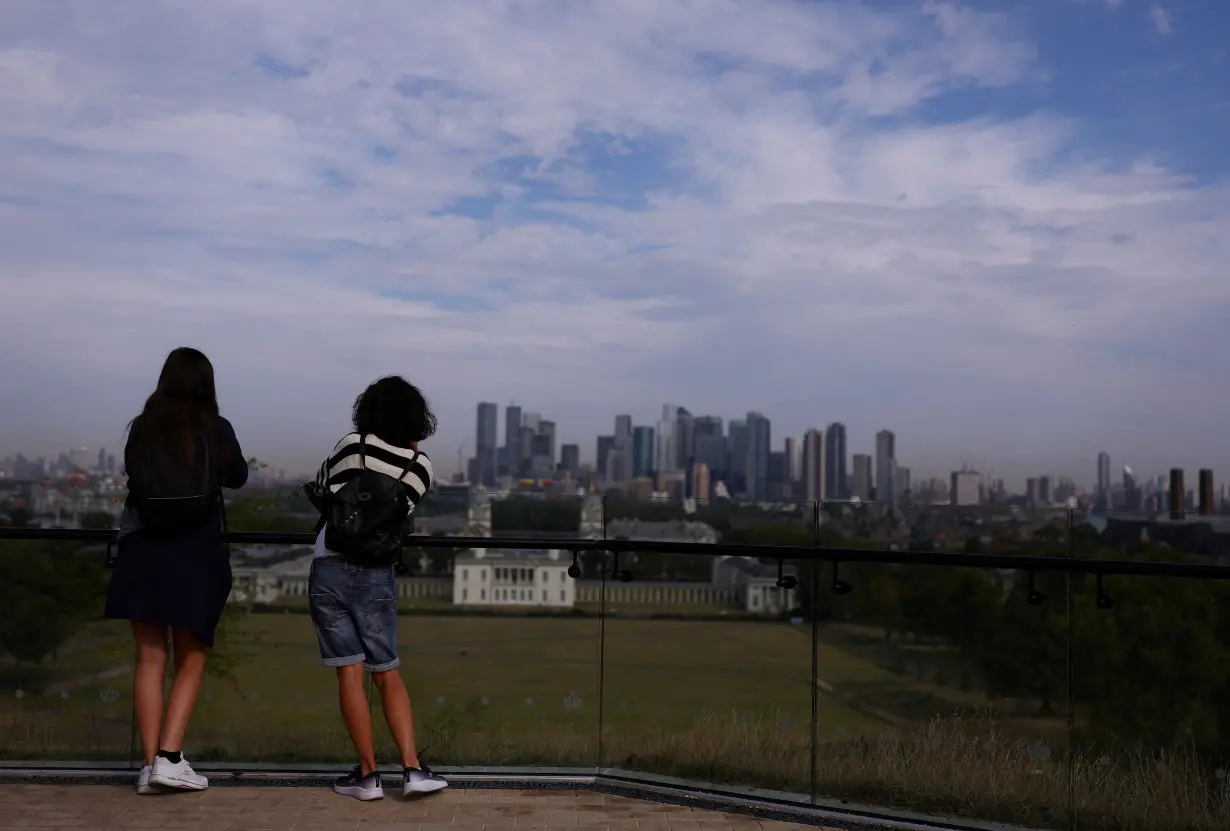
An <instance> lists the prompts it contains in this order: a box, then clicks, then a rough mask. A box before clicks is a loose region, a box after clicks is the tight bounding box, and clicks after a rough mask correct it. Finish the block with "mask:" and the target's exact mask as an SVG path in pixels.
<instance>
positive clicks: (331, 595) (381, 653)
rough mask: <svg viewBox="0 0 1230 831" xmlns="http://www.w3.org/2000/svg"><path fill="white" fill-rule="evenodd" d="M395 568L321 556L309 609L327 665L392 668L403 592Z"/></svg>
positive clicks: (397, 661) (311, 585) (397, 660)
mask: <svg viewBox="0 0 1230 831" xmlns="http://www.w3.org/2000/svg"><path fill="white" fill-rule="evenodd" d="M396 588H397V586H396V581H395V580H394V578H393V568H392V566H390V567H389V568H365V567H363V566H356V565H352V564H351V563H348V562H346V561H345V560H343V559H342V558H340V557H318V558H317V559H316V560H314V561H313V562H312V572H311V576H309V577H308V609H309V610H310V611H311V614H312V623H313V624H314V625H315V627H316V640H317V641H319V643H320V663H321V665H322V666H326V667H345V666H350V665H352V664H365V665H366V666H367V671H368V672H386V671H388V670H390V669H394V668H396V667H397V665H398V664H400V663H401V659H400V658H399V657H398V655H397V590H396Z"/></svg>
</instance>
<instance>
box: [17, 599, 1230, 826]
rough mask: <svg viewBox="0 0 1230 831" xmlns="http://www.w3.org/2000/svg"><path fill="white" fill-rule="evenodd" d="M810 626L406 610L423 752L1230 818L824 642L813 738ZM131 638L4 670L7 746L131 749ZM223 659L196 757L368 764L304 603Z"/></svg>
mask: <svg viewBox="0 0 1230 831" xmlns="http://www.w3.org/2000/svg"><path fill="white" fill-rule="evenodd" d="M600 632H601V635H602V637H603V638H604V643H603V652H602V654H603V655H604V656H605V661H604V662H603V666H602V671H603V679H602V687H603V689H604V690H605V700H604V701H602V702H601V704H602V706H603V713H602V722H601V730H600V722H599V712H598V709H599V704H600V702H599V700H598V689H599V654H600V652H599V636H600ZM810 634H811V632H810V628H809V627H792V626H790V625H788V624H770V623H758V622H750V621H740V620H731V621H721V622H707V621H648V620H632V619H617V618H614V619H608V620H606V621H605V624H603V623H602V622H601V621H599V620H598V619H577V618H516V617H507V616H501V617H451V616H431V615H417V616H405V617H403V618H402V619H401V621H400V635H401V640H402V654H403V660H404V664H403V669H402V673H403V676H404V677H405V679H406V681H407V684H408V686H409V688H410V691H411V696H412V700H413V702H414V706H415V710H416V719H415V721H416V725H417V728H418V733H419V746H420V748H424V747H425V748H427V753H426V756H427V758H428V759H429V760H430V761H432V762H434V763H436V764H439V765H492V766H495V765H534V766H556V765H558V766H570V767H571V766H586V767H594V766H597V765H599V764H602V765H605V766H610V767H619V768H625V769H630V770H637V771H642V772H645V773H656V774H664V775H673V776H682V777H687V778H694V779H702V780H707V781H711V782H717V783H727V784H731V785H740V786H749V785H750V786H759V787H766V788H778V789H783V790H790V791H794V792H798V793H805V792H807V791H808V790H809V788H810V787H811V785H812V783H811V777H810V771H811V751H812V738H813V735H814V736H815V738H817V739H819V740H820V744H818V745H817V747H816V749H817V754H816V764H817V779H816V782H817V786H818V787H819V788H820V791H821V792H822V793H825V794H829V795H831V796H834V797H841V798H849V799H851V800H853V801H861V802H870V803H877V802H878V803H880V804H885V805H889V804H891V805H895V806H897V807H903V808H914V809H917V810H928V811H936V812H939V813H949V814H957V815H963V816H970V817H979V818H984V819H998V820H1003V821H1008V822H1016V823H1020V824H1027V825H1028V824H1033V825H1035V826H1037V825H1047V824H1048V823H1051V822H1053V821H1057V820H1055V819H1054V818H1056V817H1059V818H1063V817H1064V816H1066V814H1065V813H1064V812H1065V811H1066V810H1067V809H1068V806H1069V805H1070V802H1069V799H1070V798H1071V796H1072V794H1073V790H1072V789H1073V788H1075V789H1076V790H1075V794H1076V796H1077V798H1078V801H1079V802H1080V804H1082V805H1083V806H1085V807H1084V808H1083V809H1082V812H1083V814H1084V815H1086V816H1090V817H1098V818H1099V820H1098V824H1096V825H1095V824H1090V825H1088V826H1087V827H1089V828H1100V829H1105V831H1110V829H1112V828H1115V829H1127V828H1131V829H1141V831H1153V829H1167V831H1168V830H1169V829H1170V828H1171V827H1175V828H1177V827H1183V828H1191V829H1200V830H1201V831H1204V829H1209V831H1212V829H1221V828H1225V827H1227V826H1226V824H1225V821H1226V820H1227V818H1228V817H1230V809H1226V810H1223V809H1220V808H1218V809H1216V810H1214V808H1210V807H1202V806H1206V803H1207V805H1212V804H1213V803H1212V802H1210V800H1211V799H1212V798H1213V797H1212V796H1211V795H1210V794H1207V793H1205V791H1206V790H1207V787H1206V783H1205V782H1204V780H1203V779H1202V778H1201V777H1202V776H1203V773H1202V772H1201V770H1200V768H1199V767H1198V766H1197V765H1195V764H1194V763H1190V762H1188V761H1185V760H1184V759H1182V758H1178V757H1176V759H1177V761H1176V763H1175V766H1174V769H1173V771H1172V770H1170V769H1169V768H1168V769H1167V772H1164V773H1159V772H1158V771H1159V770H1160V769H1159V768H1157V766H1156V765H1150V764H1139V763H1137V762H1134V761H1131V760H1128V761H1126V762H1124V763H1123V765H1120V766H1117V767H1116V768H1115V769H1114V774H1115V776H1116V777H1118V778H1115V779H1114V781H1111V779H1108V778H1107V777H1108V771H1107V769H1106V768H1105V767H1102V766H1100V765H1101V762H1098V761H1097V760H1093V761H1091V760H1083V759H1081V758H1080V757H1079V756H1078V757H1077V758H1076V759H1075V761H1074V762H1073V767H1072V768H1071V770H1069V768H1068V767H1067V766H1066V765H1065V763H1064V762H1063V761H1062V758H1061V757H1056V758H1054V759H1052V760H1050V761H1047V762H1040V761H1038V760H1036V759H1034V758H1032V757H1031V752H1032V751H1031V749H1030V747H1029V744H1028V740H1023V739H1024V736H1025V735H1027V734H1028V733H1029V732H1032V731H1031V730H1027V729H1026V730H1022V729H1020V726H1018V725H1009V724H1007V723H1003V722H1001V723H999V724H998V725H987V724H984V723H980V722H978V721H977V720H969V721H967V720H964V719H952V718H947V719H940V720H935V721H925V722H920V723H918V724H917V726H916V727H909V726H907V727H905V728H897V729H894V728H892V727H890V726H889V725H888V724H885V723H883V722H881V721H878V720H876V719H874V718H872V717H870V716H868V715H865V714H864V713H863V712H861V711H860V710H858V709H855V708H854V707H853V706H851V705H850V704H847V703H846V702H845V700H844V699H843V698H842V695H841V693H842V691H843V690H849V689H851V688H853V689H867V690H871V689H884V690H888V689H901V688H903V687H908V685H909V684H910V679H908V678H903V677H902V676H901V675H898V674H896V673H893V672H890V671H889V670H887V669H884V668H881V667H878V666H876V665H875V664H874V663H871V662H869V661H867V660H865V659H863V658H860V657H858V656H856V655H854V654H852V653H850V652H847V651H845V650H843V649H841V648H839V647H837V646H834V645H830V644H827V643H823V642H822V643H821V644H820V646H819V647H818V649H819V651H818V653H817V655H816V658H817V661H818V665H819V668H820V675H821V677H822V678H823V679H825V681H826V682H828V683H831V684H833V685H835V687H836V688H837V692H838V694H837V695H833V696H830V695H824V694H821V695H820V697H819V699H818V703H819V712H818V716H819V718H818V721H817V723H816V725H815V731H814V733H813V731H812V729H811V725H810V724H809V719H810V710H811V690H810V686H809V685H810V670H811V655H810V654H809V652H810V645H811V637H810ZM128 637H129V636H128V631H127V626H126V625H125V624H123V623H113V622H105V623H96V624H91V625H90V626H87V627H84V628H83V629H82V630H81V631H80V632H79V633H78V635H77V637H75V638H74V640H73V641H72V642H71V643H69V644H68V645H66V646H65V648H63V649H61V650H60V653H59V655H58V656H57V657H56V658H55V659H53V660H49V661H48V662H47V663H46V665H45V666H43V667H41V668H39V669H38V671H37V672H30V671H27V670H24V669H22V670H21V671H20V672H18V670H16V669H15V668H14V667H12V666H11V665H8V666H4V665H0V759H22V760H28V761H37V760H39V759H55V760H83V761H85V760H108V761H116V760H126V759H129V758H130V756H129V754H130V748H131V747H132V735H131V712H132V700H131V696H130V694H129V683H130V680H129V677H128V670H129V669H130V666H131V646H130V645H129V642H128ZM217 657H218V658H222V659H226V660H229V661H230V662H231V663H232V664H233V668H234V677H233V679H232V680H229V681H228V680H223V679H220V678H217V677H213V676H211V677H209V678H208V679H207V681H206V684H205V687H204V690H203V695H202V698H201V701H200V703H199V706H198V709H197V711H196V715H195V717H194V721H193V724H192V726H191V728H190V730H189V738H188V743H187V748H186V749H187V751H188V753H189V755H190V757H191V758H193V759H194V760H197V761H199V762H202V763H208V762H211V761H214V762H216V761H226V760H233V761H253V762H259V761H268V762H279V763H288V762H316V763H326V764H329V765H331V766H340V765H343V764H349V763H351V761H352V756H353V751H352V750H351V748H350V746H349V742H348V740H347V738H346V736H345V734H344V731H343V728H342V724H341V719H340V717H339V715H338V713H337V706H336V688H335V680H334V674H333V673H332V672H331V671H330V670H327V669H323V668H321V667H319V666H318V654H317V648H316V643H315V637H314V634H313V631H312V627H311V623H310V621H309V620H308V618H307V616H306V615H304V614H301V613H293V612H289V611H288V612H286V613H283V614H252V615H247V616H244V617H241V618H240V620H239V624H238V627H237V629H236V630H235V631H234V632H233V633H232V637H231V639H230V640H228V641H227V642H225V643H223V644H220V647H219V650H218V656H217ZM224 662H225V661H218V662H217V664H216V665H221V664H222V663H224ZM108 672H112V673H116V674H113V675H107V673H108ZM47 690H51V691H52V694H50V695H48V694H45V693H46V691H47ZM19 691H20V692H21V696H20V697H19V696H18V695H17V693H18V692H19ZM376 710H377V723H378V724H379V723H380V720H379V716H378V707H377V708H376ZM1009 729H1010V730H1012V733H1011V734H1009V733H1006V732H1005V730H1009ZM600 732H601V735H600ZM379 743H380V759H381V760H382V762H384V763H386V764H391V763H394V762H395V761H396V754H395V750H394V748H393V747H392V745H391V742H389V741H388V738H387V735H386V734H385V732H384V730H383V728H381V733H380V742H379ZM988 747H993V748H994V752H988V750H987V749H986V748H988ZM1095 762H1096V764H1095ZM1180 763H1182V764H1180ZM1183 765H1186V766H1185V767H1184V766H1183ZM1180 774H1181V775H1180ZM1120 779H1122V781H1119V780H1120ZM1159 806H1160V807H1159ZM1163 808H1164V810H1163ZM1154 815H1157V816H1159V817H1164V818H1166V822H1162V821H1161V820H1157V821H1156V822H1155V821H1154V820H1153V819H1151V818H1152V817H1154ZM1102 817H1106V818H1108V819H1107V820H1106V822H1105V823H1103V822H1102V820H1101V819H1100V818H1102ZM1170 818H1176V819H1175V821H1176V822H1178V823H1179V824H1177V825H1174V826H1172V825H1169V824H1167V823H1168V822H1170V821H1171V820H1170ZM1110 823H1118V824H1110Z"/></svg>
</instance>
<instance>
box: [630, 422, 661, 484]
mask: <svg viewBox="0 0 1230 831" xmlns="http://www.w3.org/2000/svg"><path fill="white" fill-rule="evenodd" d="M656 472H657V471H656V470H655V469H654V432H653V428H652V427H633V428H632V478H634V479H635V478H637V477H640V476H653V475H654V473H656Z"/></svg>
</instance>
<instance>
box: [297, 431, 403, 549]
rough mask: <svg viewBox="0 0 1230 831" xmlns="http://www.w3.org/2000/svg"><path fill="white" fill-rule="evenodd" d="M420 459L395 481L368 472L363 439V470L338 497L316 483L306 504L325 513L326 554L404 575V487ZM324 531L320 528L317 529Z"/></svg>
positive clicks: (337, 492)
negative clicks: (391, 568)
mask: <svg viewBox="0 0 1230 831" xmlns="http://www.w3.org/2000/svg"><path fill="white" fill-rule="evenodd" d="M420 455H421V454H420V453H418V452H417V451H415V454H414V456H413V457H412V458H411V459H410V461H409V463H408V464H407V465H406V466H405V468H404V469H403V470H402V472H401V473H400V474H399V475H398V477H397V478H396V479H394V478H393V477H392V476H387V475H385V474H383V473H378V472H376V471H374V470H368V469H367V456H366V453H365V451H364V437H363V436H360V437H359V464H360V466H361V469H360V470H358V471H355V472H354V475H353V476H352V477H351V478H350V479H348V480H347V481H346V482H345V483H344V484H343V485H342V487H341V488H339V489H338V490H337V491H336V492H334V491H332V490H330V489H329V487H328V486H327V485H321V484H317V483H312V484H310V485H308V487H307V489H306V490H307V493H308V498H309V499H310V500H311V502H312V504H313V505H315V506H316V508H317V510H319V511H320V512H321V518H320V519H321V522H320V525H321V526H323V527H324V529H325V548H327V549H329V550H330V551H334V552H336V553H338V554H340V555H342V558H343V559H345V560H346V561H347V562H349V563H353V564H355V565H359V566H366V567H369V568H388V567H389V566H393V567H395V568H396V569H397V570H398V571H403V570H404V568H405V566H404V564H403V563H402V534H403V532H404V529H405V524H406V519H407V517H408V516H409V515H410V511H411V509H412V507H413V504H412V503H411V501H410V497H409V496H408V495H407V493H406V485H405V484H404V483H403V482H402V481H401V480H402V477H404V476H405V475H406V474H407V473H409V472H410V468H411V467H413V466H414V463H415V462H417V461H418V458H419V456H420ZM319 527H320V526H318V528H319Z"/></svg>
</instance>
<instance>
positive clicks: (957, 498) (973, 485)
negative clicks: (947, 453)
mask: <svg viewBox="0 0 1230 831" xmlns="http://www.w3.org/2000/svg"><path fill="white" fill-rule="evenodd" d="M981 480H982V477H981V476H980V475H979V474H978V472H977V471H973V470H958V471H953V474H952V486H951V488H950V489H949V498H950V499H951V500H952V504H953V505H956V506H971V505H980V504H982V485H981Z"/></svg>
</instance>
